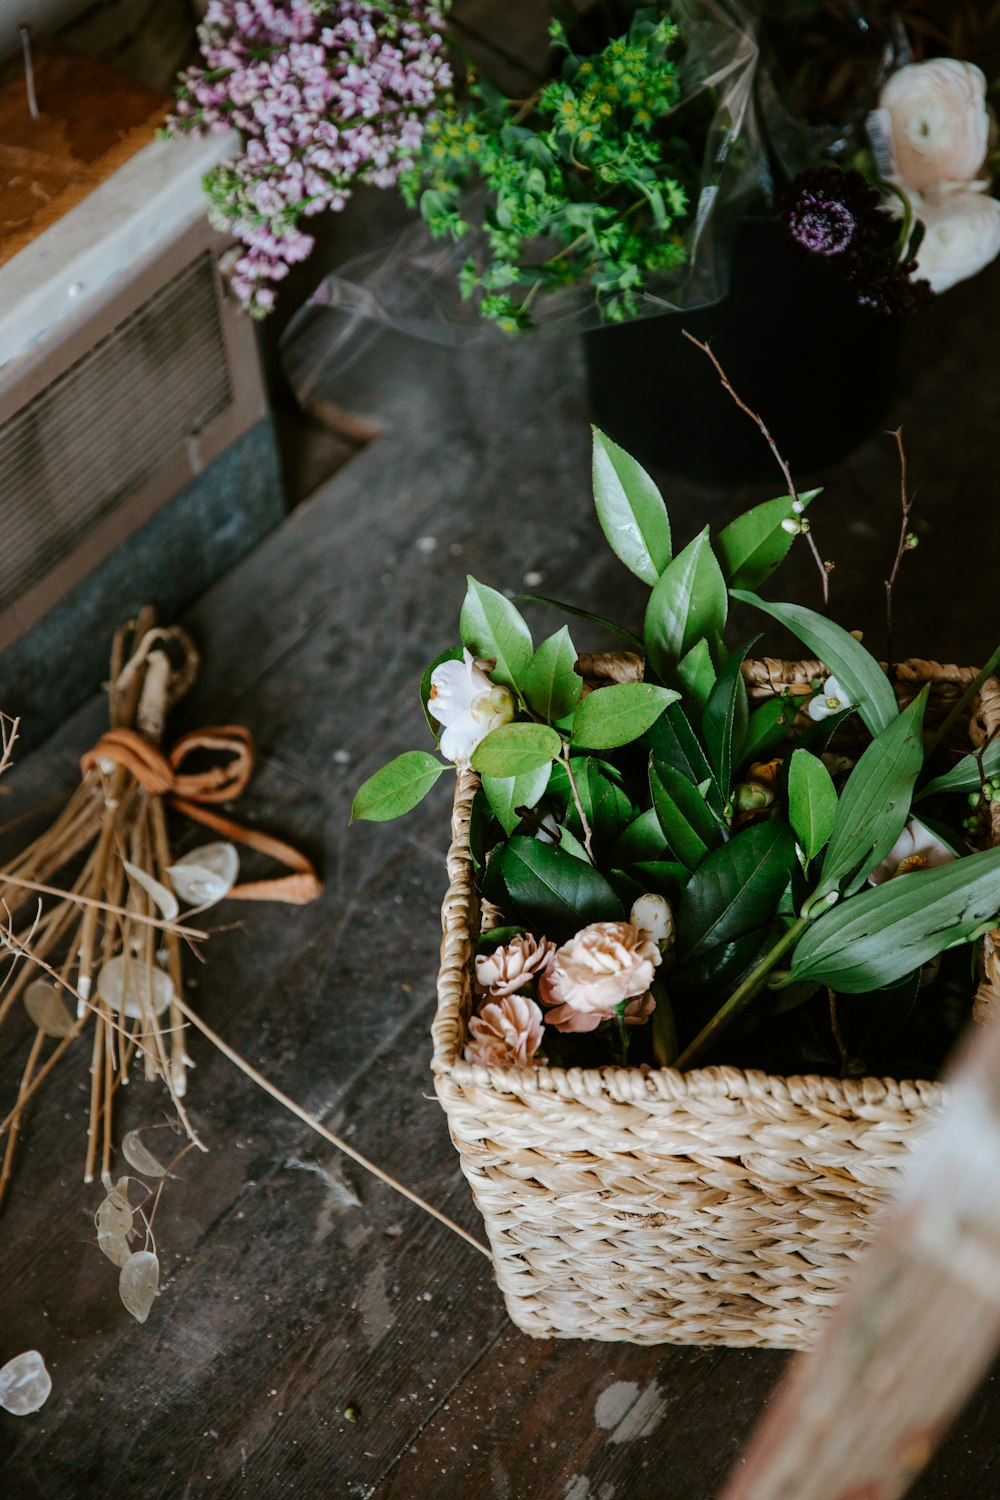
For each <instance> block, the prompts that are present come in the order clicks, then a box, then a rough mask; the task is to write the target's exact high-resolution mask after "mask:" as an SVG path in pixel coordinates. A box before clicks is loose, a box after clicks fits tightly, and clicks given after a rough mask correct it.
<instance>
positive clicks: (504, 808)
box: [482, 761, 552, 833]
mask: <svg viewBox="0 0 1000 1500" xmlns="http://www.w3.org/2000/svg"><path fill="white" fill-rule="evenodd" d="M551 771H552V766H551V762H549V761H546V762H545V763H544V764H543V765H540V766H537V767H536V768H535V769H534V770H533V771H527V772H525V773H524V774H523V775H520V776H484V777H483V778H482V782H483V792H484V794H485V796H486V797H487V799H488V801H489V804H490V807H491V808H492V809H493V812H494V813H495V814H496V817H497V819H498V821H499V823H500V826H501V827H502V829H503V831H504V833H513V831H514V829H515V828H516V827H517V825H518V824H519V823H520V821H521V815H520V813H519V812H518V811H517V809H518V808H519V807H534V806H536V804H537V803H538V802H539V800H540V799H541V798H542V797H543V796H544V795H545V788H546V787H547V786H548V784H549V776H550V774H551Z"/></svg>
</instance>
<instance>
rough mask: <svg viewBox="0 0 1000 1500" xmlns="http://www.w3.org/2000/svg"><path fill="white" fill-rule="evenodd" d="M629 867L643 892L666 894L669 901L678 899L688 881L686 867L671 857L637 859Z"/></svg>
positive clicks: (658, 894)
mask: <svg viewBox="0 0 1000 1500" xmlns="http://www.w3.org/2000/svg"><path fill="white" fill-rule="evenodd" d="M629 869H630V871H631V873H632V874H634V875H635V877H636V879H637V880H638V881H639V883H640V885H641V886H642V888H643V893H644V894H645V892H647V891H652V892H653V893H654V895H657V896H666V898H667V900H668V901H670V902H674V901H679V900H680V896H681V892H682V891H683V889H684V887H685V886H686V885H687V883H688V875H689V871H688V867H687V865H682V864H680V863H679V862H678V861H677V860H673V859H638V860H636V862H635V864H633V865H630V866H629Z"/></svg>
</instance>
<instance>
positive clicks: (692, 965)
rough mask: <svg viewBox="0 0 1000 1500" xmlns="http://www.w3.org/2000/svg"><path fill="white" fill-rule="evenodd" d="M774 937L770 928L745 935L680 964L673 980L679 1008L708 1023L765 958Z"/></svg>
mask: <svg viewBox="0 0 1000 1500" xmlns="http://www.w3.org/2000/svg"><path fill="white" fill-rule="evenodd" d="M770 935H771V928H770V927H761V928H758V929H757V930H756V931H754V932H747V933H744V934H743V936H742V937H738V938H733V939H732V941H731V942H728V943H716V944H715V945H714V947H711V948H707V949H706V950H705V951H704V953H703V954H702V955H701V956H700V957H699V958H696V959H692V960H691V961H690V962H688V963H681V964H680V965H679V967H678V968H676V969H675V970H674V971H673V972H672V974H671V976H670V987H671V990H672V991H673V993H674V995H675V996H676V999H677V1004H678V1008H679V1009H680V1010H681V1013H682V1014H683V1011H684V1009H685V1007H686V1006H688V1007H691V1008H692V1009H694V1010H695V1011H696V1012H698V1013H701V1014H702V1015H703V1016H704V1019H705V1020H707V1019H708V1015H706V1014H704V1013H705V1012H706V1011H707V1012H711V1010H713V1009H715V1007H716V1006H717V1005H718V1003H719V1001H721V1000H723V999H725V998H726V997H727V996H728V995H730V994H732V992H733V990H734V989H735V988H736V986H737V985H738V984H739V983H740V981H741V980H743V979H744V978H746V976H747V975H748V974H749V973H750V971H751V969H752V968H753V966H754V964H756V962H757V961H758V959H759V958H760V957H761V956H762V954H763V951H764V947H765V944H766V943H767V942H768V941H769V938H770Z"/></svg>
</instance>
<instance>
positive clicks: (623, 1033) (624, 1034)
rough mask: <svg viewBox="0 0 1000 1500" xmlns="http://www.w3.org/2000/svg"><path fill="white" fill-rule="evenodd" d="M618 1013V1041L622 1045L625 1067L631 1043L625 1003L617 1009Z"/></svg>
mask: <svg viewBox="0 0 1000 1500" xmlns="http://www.w3.org/2000/svg"><path fill="white" fill-rule="evenodd" d="M626 1003H627V1002H626ZM616 1015H617V1017H618V1041H619V1043H620V1045H621V1049H622V1067H623V1068H624V1067H625V1066H626V1065H627V1063H628V1044H629V1034H628V1027H627V1026H626V1025H625V1005H624V1004H623V1005H619V1007H618V1009H617V1011H616Z"/></svg>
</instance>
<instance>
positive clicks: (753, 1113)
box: [434, 660, 1000, 1349]
mask: <svg viewBox="0 0 1000 1500" xmlns="http://www.w3.org/2000/svg"><path fill="white" fill-rule="evenodd" d="M744 675H745V680H746V683H747V687H748V689H749V692H750V696H751V699H757V700H760V699H763V698H766V697H768V696H773V695H774V694H775V693H776V692H778V691H780V690H783V689H790V690H792V691H796V690H797V691H798V692H800V693H807V692H809V691H810V686H809V679H810V678H816V677H819V676H822V675H824V671H823V668H822V667H821V665H820V664H819V663H818V662H799V663H794V664H793V663H785V662H778V661H766V660H765V661H761V662H751V663H748V664H747V665H746V667H745V668H744ZM974 676H975V671H974V669H972V668H968V669H965V668H957V667H941V666H938V665H937V664H935V663H933V662H920V661H916V662H907V663H905V664H904V665H903V666H902V667H900V668H898V669H897V693H898V696H899V699H900V702H901V704H905V703H906V702H908V701H909V700H910V699H911V698H912V697H913V696H914V695H915V693H916V692H917V691H919V688H920V686H921V685H922V684H923V683H924V682H930V683H931V684H932V689H931V696H930V701H929V703H928V710H927V722H928V724H930V725H933V724H934V723H935V722H940V720H941V717H942V716H943V714H945V713H947V711H948V709H949V708H950V707H951V706H952V705H953V704H954V702H955V701H956V699H957V697H958V696H959V695H960V694H961V692H962V689H963V687H964V686H965V685H967V684H968V683H969V682H970V681H971V680H972V678H973V677H974ZM969 729H970V733H971V736H972V740H973V743H974V744H976V745H981V744H984V743H985V742H986V741H987V740H989V739H991V738H992V737H993V736H994V735H995V734H996V733H998V732H1000V685H998V683H997V682H996V681H995V680H994V679H992V678H991V679H990V680H989V681H988V682H987V684H986V685H985V687H984V688H983V689H982V691H981V692H980V693H979V695H978V696H977V698H976V700H975V701H974V703H973V711H972V715H971V720H970V726H969ZM966 744H967V741H966ZM477 785H478V779H477V778H476V776H475V775H474V774H472V773H471V772H466V773H463V774H461V775H460V776H459V778H458V785H457V789H456V795H455V809H454V819H453V823H452V845H451V850H450V853H449V856H448V875H449V881H450V884H449V889H448V894H447V896H446V898H445V902H444V907H443V910H442V921H443V927H444V938H443V941H442V948H441V953H442V962H441V970H440V976H439V981H438V1008H437V1016H436V1019H435V1022H434V1073H435V1083H436V1088H437V1093H438V1097H439V1098H440V1100H441V1103H442V1105H443V1106H444V1109H445V1112H446V1114H447V1116H448V1124H449V1129H450V1131H451V1136H452V1139H453V1141H454V1142H455V1145H456V1146H457V1148H458V1151H459V1155H460V1157H461V1161H462V1168H463V1170H464V1172H465V1175H466V1177H467V1178H468V1179H469V1182H470V1184H471V1186H472V1192H473V1196H474V1198H475V1201H476V1204H477V1206H478V1208H479V1210H480V1212H481V1213H482V1216H483V1219H484V1221H485V1225H486V1230H487V1234H488V1236H489V1241H490V1245H491V1248H492V1252H493V1263H494V1268H495V1272H496V1278H497V1282H498V1284H499V1286H500V1289H501V1291H502V1293H503V1295H504V1298H505V1300H506V1303H507V1308H508V1311H509V1313H510V1316H511V1317H512V1319H513V1320H514V1322H515V1323H516V1324H517V1325H518V1327H520V1328H522V1329H524V1331H525V1332H526V1333H530V1334H533V1335H535V1336H536V1337H541V1338H545V1337H560V1338H568V1337H576V1338H593V1339H618V1340H621V1339H624V1340H630V1341H632V1342H634V1343H642V1344H654V1343H675V1344H727V1345H733V1346H748V1345H762V1346H765V1347H771V1348H785V1349H791V1348H799V1347H802V1346H805V1345H807V1344H809V1343H810V1342H811V1340H812V1337H813V1335H814V1333H815V1331H816V1328H817V1325H818V1323H819V1321H820V1319H821V1318H822V1316H823V1313H824V1311H825V1309H826V1308H828V1307H829V1306H831V1304H833V1303H834V1302H836V1300H837V1298H838V1297H839V1295H840V1293H841V1291H842V1290H843V1288H844V1286H845V1283H846V1281H847V1279H848V1277H849V1275H850V1271H851V1265H852V1263H853V1262H854V1261H855V1260H856V1259H857V1257H858V1256H859V1255H860V1253H861V1251H862V1248H863V1246H864V1245H865V1243H866V1241H867V1240H868V1239H869V1238H870V1237H871V1234H872V1232H873V1226H874V1220H875V1217H876V1215H877V1213H878V1210H879V1209H880V1207H881V1206H882V1204H883V1203H884V1202H885V1201H886V1200H887V1198H888V1197H889V1196H890V1195H891V1194H892V1192H893V1190H894V1188H895V1187H896V1184H897V1183H898V1181H899V1176H900V1172H901V1169H902V1167H903V1165H904V1164H905V1162H906V1159H907V1156H908V1155H909V1152H910V1149H911V1146H912V1144H913V1143H914V1142H915V1141H916V1140H917V1139H918V1138H919V1136H920V1135H921V1133H922V1132H923V1131H924V1130H925V1129H926V1127H927V1125H928V1123H929V1121H930V1120H931V1119H932V1118H933V1116H934V1115H935V1114H936V1113H937V1111H938V1110H939V1109H940V1107H941V1104H942V1101H943V1097H944V1094H943V1089H942V1085H941V1084H939V1083H928V1082H895V1081H892V1080H889V1079H880V1078H862V1079H858V1080H845V1081H840V1080H838V1079H835V1078H825V1077H817V1076H811V1077H800V1078H777V1077H771V1076H769V1075H767V1074H765V1073H759V1072H744V1071H741V1070H740V1069H738V1068H730V1067H711V1068H698V1069H693V1070H692V1071H690V1072H688V1073H683V1074H682V1073H678V1072H676V1071H675V1070H673V1069H663V1070H660V1071H653V1072H648V1073H645V1074H644V1073H642V1072H641V1071H640V1070H639V1069H637V1068H600V1069H588V1070H584V1069H579V1068H570V1069H563V1068H557V1067H543V1068H523V1069H521V1068H494V1067H483V1066H479V1065H472V1064H469V1063H466V1062H464V1061H463V1059H462V1049H463V1047H464V1045H465V1042H466V1040H467V1023H468V1018H469V1014H470V1008H471V1003H472V985H471V977H472V976H471V955H472V947H473V934H474V933H476V932H477V931H478V924H479V913H478V909H477V898H476V893H475V889H474V884H473V877H472V863H471V858H470V855H469V848H468V823H469V808H470V804H471V801H472V797H473V795H474V794H475V790H476V787H477ZM992 836H993V842H995V843H997V842H1000V810H998V808H997V804H996V803H994V804H993V828H992ZM994 939H995V940H997V941H996V942H995V941H993V940H994ZM998 943H1000V931H998V932H996V933H993V934H991V935H990V937H988V938H987V939H986V942H985V944H984V949H985V952H984V955H983V961H982V982H981V984H980V988H979V993H978V995H977V1007H978V1008H979V1009H980V1010H981V1009H982V1008H983V1007H986V1008H992V1007H994V1006H995V1005H996V1004H997V999H998V993H1000V948H998Z"/></svg>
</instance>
